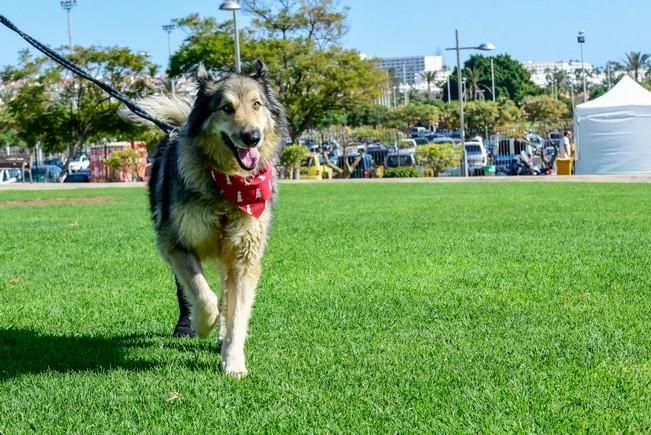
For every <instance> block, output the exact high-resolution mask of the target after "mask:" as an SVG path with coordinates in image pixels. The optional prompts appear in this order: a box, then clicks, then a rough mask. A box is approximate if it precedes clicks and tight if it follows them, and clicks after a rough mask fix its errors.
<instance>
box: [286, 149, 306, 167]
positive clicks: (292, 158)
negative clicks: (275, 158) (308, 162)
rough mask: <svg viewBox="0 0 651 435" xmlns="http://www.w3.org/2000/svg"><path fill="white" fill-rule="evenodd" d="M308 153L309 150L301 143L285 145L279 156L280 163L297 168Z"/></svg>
mask: <svg viewBox="0 0 651 435" xmlns="http://www.w3.org/2000/svg"><path fill="white" fill-rule="evenodd" d="M309 155H310V152H309V151H308V149H307V148H305V147H304V146H303V145H287V146H286V147H285V149H284V150H283V153H282V154H281V156H280V164H281V165H283V166H285V167H286V168H289V169H298V168H300V167H301V162H302V161H303V159H305V158H307V156H309Z"/></svg>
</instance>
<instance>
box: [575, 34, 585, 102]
mask: <svg viewBox="0 0 651 435" xmlns="http://www.w3.org/2000/svg"><path fill="white" fill-rule="evenodd" d="M576 40H577V41H578V42H579V47H581V74H582V75H583V102H584V103H585V102H586V101H588V87H587V85H586V81H585V63H584V62H583V44H585V31H584V30H581V31H580V32H579V36H577V38H576Z"/></svg>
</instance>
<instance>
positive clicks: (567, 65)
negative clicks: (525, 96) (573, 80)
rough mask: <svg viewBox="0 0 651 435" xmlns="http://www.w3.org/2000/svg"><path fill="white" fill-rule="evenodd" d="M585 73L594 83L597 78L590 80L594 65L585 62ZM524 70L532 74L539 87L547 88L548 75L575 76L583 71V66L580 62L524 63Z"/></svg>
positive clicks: (532, 78)
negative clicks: (553, 73) (557, 72)
mask: <svg viewBox="0 0 651 435" xmlns="http://www.w3.org/2000/svg"><path fill="white" fill-rule="evenodd" d="M583 65H585V71H586V73H587V75H588V81H590V82H593V81H595V78H594V77H593V78H592V79H590V78H589V77H590V74H591V73H592V70H593V67H592V64H590V63H587V62H584V63H583ZM522 66H523V67H524V69H526V70H527V71H529V73H531V81H532V82H534V83H535V84H536V85H538V86H547V85H548V84H549V83H548V82H547V74H548V73H550V72H552V71H554V70H559V71H564V72H566V73H570V74H575V73H576V71H581V69H582V64H581V62H580V61H572V60H570V61H565V60H563V61H556V62H533V61H527V62H522Z"/></svg>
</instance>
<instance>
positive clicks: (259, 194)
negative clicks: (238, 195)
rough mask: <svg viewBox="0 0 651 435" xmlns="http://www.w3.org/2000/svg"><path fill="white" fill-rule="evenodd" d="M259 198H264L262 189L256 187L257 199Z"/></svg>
mask: <svg viewBox="0 0 651 435" xmlns="http://www.w3.org/2000/svg"><path fill="white" fill-rule="evenodd" d="M258 198H262V191H261V190H260V188H259V187H258V188H257V189H255V199H258Z"/></svg>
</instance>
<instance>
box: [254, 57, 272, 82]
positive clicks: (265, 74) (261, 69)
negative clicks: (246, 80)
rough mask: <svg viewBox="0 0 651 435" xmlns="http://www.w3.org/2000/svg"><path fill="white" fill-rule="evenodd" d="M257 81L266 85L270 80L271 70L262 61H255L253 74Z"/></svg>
mask: <svg viewBox="0 0 651 435" xmlns="http://www.w3.org/2000/svg"><path fill="white" fill-rule="evenodd" d="M251 77H253V78H254V79H255V80H257V81H259V82H261V83H266V82H267V81H268V80H269V70H268V69H267V65H265V64H264V62H262V61H261V60H260V59H258V60H256V61H255V72H254V73H253V74H251Z"/></svg>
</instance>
